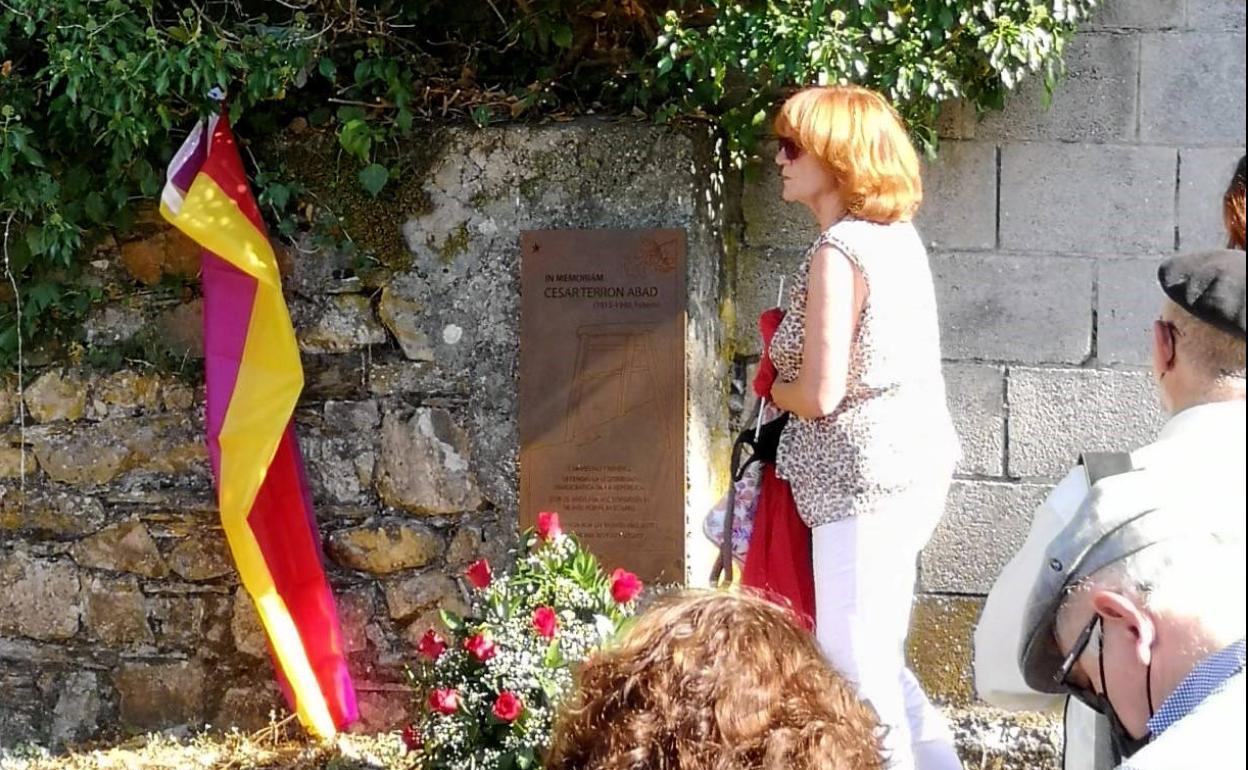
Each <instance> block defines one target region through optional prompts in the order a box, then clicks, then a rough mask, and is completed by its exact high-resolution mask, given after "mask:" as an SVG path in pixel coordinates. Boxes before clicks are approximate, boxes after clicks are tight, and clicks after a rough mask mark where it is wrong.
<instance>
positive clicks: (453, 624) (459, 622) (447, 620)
mask: <svg viewBox="0 0 1248 770" xmlns="http://www.w3.org/2000/svg"><path fill="white" fill-rule="evenodd" d="M438 617H440V618H442V625H444V626H446V630H447V631H450V632H451V633H452V634H454V635H456V636H459V635H460V634H462V633H463V632H464V620H463V618H461V617H459V616H458V615H456V614H455V613H453V612H448V611H446V610H438Z"/></svg>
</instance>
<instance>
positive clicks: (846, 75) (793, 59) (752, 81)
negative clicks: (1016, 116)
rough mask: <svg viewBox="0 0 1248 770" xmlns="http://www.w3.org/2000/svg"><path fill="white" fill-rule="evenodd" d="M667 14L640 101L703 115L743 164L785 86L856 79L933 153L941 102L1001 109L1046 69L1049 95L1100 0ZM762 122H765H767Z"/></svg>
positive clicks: (732, 8)
mask: <svg viewBox="0 0 1248 770" xmlns="http://www.w3.org/2000/svg"><path fill="white" fill-rule="evenodd" d="M704 5H705V6H707V7H708V8H709V9H710V11H711V13H710V14H709V15H711V16H712V17H713V22H712V23H710V24H707V23H706V18H707V16H708V14H707V13H702V14H696V15H684V14H681V13H678V12H675V11H669V12H668V13H667V14H666V15H665V16H664V18H663V30H662V33H661V35H660V36H659V38H658V40H657V45H656V46H655V48H654V51H653V52H652V54H651V59H650V61H651V62H652V69H651V70H650V71H649V72H647V73H643V74H642V76H641V78H640V86H639V87H638V88H637V89H636V93H638V94H639V96H640V97H641V98H642V99H644V100H646V101H648V102H650V103H652V104H654V105H655V107H654V109H655V112H656V114H658V115H659V116H661V117H663V118H669V117H673V116H678V115H708V116H710V117H712V118H714V119H715V120H716V122H718V123H719V124H720V126H721V127H722V128H723V129H724V130H725V131H726V133H727V134H728V140H729V148H730V150H731V151H732V153H733V156H734V158H735V159H736V160H737V161H738V162H744V161H745V160H747V159H748V157H749V156H750V155H751V153H752V152H753V151H754V148H755V147H756V145H757V141H758V137H759V135H760V134H761V133H766V131H767V130H768V126H767V120H766V116H767V115H768V114H769V110H771V109H773V108H774V106H775V103H776V101H777V100H778V99H779V98H781V97H782V95H783V94H784V92H785V90H786V89H791V88H796V87H801V86H806V85H826V84H830V83H858V84H861V85H865V86H868V87H870V88H874V89H876V90H878V91H881V92H883V93H885V94H886V95H887V96H889V98H890V99H891V100H892V101H893V102H894V103H895V104H896V105H897V106H898V108H899V109H900V111H901V112H902V114H903V115H904V116H905V118H906V119H907V121H908V122H909V125H910V127H911V129H912V131H913V132H914V134H915V136H916V138H917V139H918V141H919V143H920V144H921V145H922V146H924V148H925V149H927V150H928V151H929V152H932V151H934V149H935V123H936V119H937V117H938V115H939V112H940V105H941V103H943V102H945V101H947V100H949V99H953V98H962V99H966V100H967V101H969V102H970V103H971V104H972V105H974V106H975V107H976V108H977V109H980V110H986V109H993V108H999V107H1001V106H1003V104H1004V98H1005V93H1006V92H1008V91H1009V90H1012V89H1013V88H1015V87H1016V86H1017V85H1018V84H1019V83H1020V82H1021V81H1022V80H1023V79H1024V78H1025V77H1027V76H1028V75H1033V74H1041V75H1043V77H1044V80H1045V83H1046V84H1047V85H1049V87H1050V88H1051V87H1052V86H1053V85H1054V83H1055V81H1056V77H1057V75H1058V74H1060V72H1061V59H1060V55H1061V51H1062V45H1063V43H1064V41H1065V40H1066V39H1067V38H1068V37H1069V36H1070V35H1071V34H1073V32H1074V30H1075V25H1076V24H1077V23H1078V22H1080V21H1083V20H1084V19H1086V18H1087V17H1088V15H1089V14H1090V12H1091V10H1092V9H1093V8H1094V6H1095V5H1096V2H1095V0H1082V1H1080V0H1049V1H1048V2H1034V1H1033V0H996V1H994V0H980V1H978V2H975V1H970V2H958V1H957V0H911V1H910V2H896V1H893V2H885V1H884V0H861V1H860V2H853V3H829V2H826V0H797V1H795V2H788V3H767V4H765V5H764V4H741V3H736V2H730V1H729V0H710V2H707V3H705V4H704ZM760 115H761V116H762V118H761V119H760Z"/></svg>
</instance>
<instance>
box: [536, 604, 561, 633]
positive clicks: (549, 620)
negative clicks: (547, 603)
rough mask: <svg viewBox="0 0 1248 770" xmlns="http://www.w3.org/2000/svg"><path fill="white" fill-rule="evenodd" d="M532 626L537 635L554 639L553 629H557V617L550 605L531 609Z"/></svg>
mask: <svg viewBox="0 0 1248 770" xmlns="http://www.w3.org/2000/svg"><path fill="white" fill-rule="evenodd" d="M533 628H534V629H535V630H536V631H537V634H538V636H541V637H542V638H544V639H554V638H555V631H557V630H558V629H559V618H558V617H556V615H555V611H554V610H552V609H551V608H550V607H538V608H537V609H536V610H534V611H533Z"/></svg>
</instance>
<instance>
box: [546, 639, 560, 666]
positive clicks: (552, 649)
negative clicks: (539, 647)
mask: <svg viewBox="0 0 1248 770" xmlns="http://www.w3.org/2000/svg"><path fill="white" fill-rule="evenodd" d="M563 664H564V660H563V650H562V649H561V648H560V647H559V640H558V639H551V640H550V644H548V645H547V646H546V655H545V656H544V657H543V658H542V665H543V666H545V667H546V668H559V667H560V666H562V665H563Z"/></svg>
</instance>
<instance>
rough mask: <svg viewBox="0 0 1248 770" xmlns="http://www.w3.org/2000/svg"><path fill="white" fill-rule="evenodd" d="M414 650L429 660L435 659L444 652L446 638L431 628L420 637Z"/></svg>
mask: <svg viewBox="0 0 1248 770" xmlns="http://www.w3.org/2000/svg"><path fill="white" fill-rule="evenodd" d="M416 651H417V652H419V653H420V654H421V655H423V656H425V657H426V658H428V659H429V660H437V659H438V658H440V657H442V653H444V652H446V640H445V639H443V638H442V637H441V636H439V635H438V633H437V632H436V631H434V630H433V629H432V628H431V629H429V630H428V631H426V632H425V635H424V636H422V637H421V638H420V644H419V645H417V647H416Z"/></svg>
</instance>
